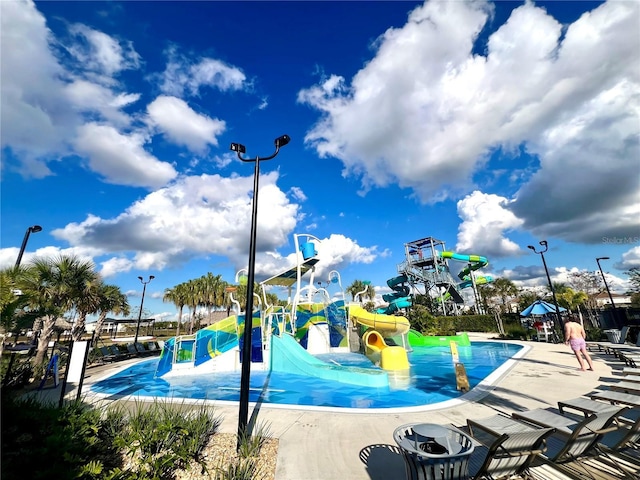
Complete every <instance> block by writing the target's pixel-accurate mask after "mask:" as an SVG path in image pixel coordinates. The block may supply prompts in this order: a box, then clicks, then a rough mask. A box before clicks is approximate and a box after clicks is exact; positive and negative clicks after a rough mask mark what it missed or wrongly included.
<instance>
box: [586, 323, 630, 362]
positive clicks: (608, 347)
mask: <svg viewBox="0 0 640 480" xmlns="http://www.w3.org/2000/svg"><path fill="white" fill-rule="evenodd" d="M610 332H613V330H610ZM628 333H629V327H628V326H624V327H622V330H620V337H619V338H618V339H617V341H611V340H607V341H589V342H587V348H589V349H591V348H597V349H598V351H599V352H605V353H608V354H612V355H615V352H614V348H615V347H616V346H625V342H626V339H627V334H628ZM609 338H611V337H609Z"/></svg>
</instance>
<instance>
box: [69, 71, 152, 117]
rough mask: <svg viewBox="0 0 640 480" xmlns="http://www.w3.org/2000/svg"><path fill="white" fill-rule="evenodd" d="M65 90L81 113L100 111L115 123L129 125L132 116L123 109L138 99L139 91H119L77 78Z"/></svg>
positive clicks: (102, 115) (99, 112)
mask: <svg viewBox="0 0 640 480" xmlns="http://www.w3.org/2000/svg"><path fill="white" fill-rule="evenodd" d="M64 92H65V94H66V97H67V98H68V99H69V101H70V102H71V104H72V105H73V107H74V109H75V110H76V111H78V112H80V113H98V114H100V115H101V118H102V119H103V120H105V121H108V122H110V123H112V124H114V125H118V126H122V127H125V126H128V125H129V124H130V123H131V117H130V116H129V115H128V114H126V113H124V112H123V111H122V109H123V108H124V107H126V106H128V105H131V104H133V103H135V102H137V101H138V99H139V98H140V94H138V93H117V92H115V91H114V90H112V89H110V88H106V87H103V86H102V85H100V84H98V83H93V82H89V81H87V80H82V79H76V80H74V81H73V82H71V83H69V84H67V85H65V87H64Z"/></svg>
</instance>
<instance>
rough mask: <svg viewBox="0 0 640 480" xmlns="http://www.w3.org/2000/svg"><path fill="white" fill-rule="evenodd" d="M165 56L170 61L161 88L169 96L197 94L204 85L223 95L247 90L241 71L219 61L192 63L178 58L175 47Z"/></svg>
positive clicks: (210, 60) (182, 57) (179, 56)
mask: <svg viewBox="0 0 640 480" xmlns="http://www.w3.org/2000/svg"><path fill="white" fill-rule="evenodd" d="M167 56H168V58H169V59H168V61H167V66H166V69H165V71H164V73H163V74H162V80H161V85H160V89H161V90H162V91H163V92H164V93H166V94H168V95H173V96H176V97H182V96H183V95H184V94H185V93H187V94H189V95H198V93H199V91H200V88H201V87H203V86H205V87H210V88H216V89H218V90H220V91H223V92H224V91H227V90H241V89H243V88H245V87H246V76H245V74H244V73H243V72H242V70H240V69H239V68H237V67H234V66H231V65H228V64H226V63H225V62H223V61H221V60H216V59H213V58H207V57H203V58H201V59H200V60H199V61H197V62H196V63H194V62H192V61H191V60H189V59H187V58H186V57H184V56H181V55H179V54H178V53H177V50H176V48H171V49H169V50H168V52H167ZM185 91H186V92H185Z"/></svg>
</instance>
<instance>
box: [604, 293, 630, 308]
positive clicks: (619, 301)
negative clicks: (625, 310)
mask: <svg viewBox="0 0 640 480" xmlns="http://www.w3.org/2000/svg"><path fill="white" fill-rule="evenodd" d="M611 297H612V298H613V303H614V304H615V306H616V307H623V306H627V305H631V297H630V296H629V295H621V294H619V293H613V292H612V293H611ZM595 299H596V304H597V305H598V307H606V306H608V305H611V299H610V298H609V294H608V293H607V292H602V293H599V294H598V295H596V296H595Z"/></svg>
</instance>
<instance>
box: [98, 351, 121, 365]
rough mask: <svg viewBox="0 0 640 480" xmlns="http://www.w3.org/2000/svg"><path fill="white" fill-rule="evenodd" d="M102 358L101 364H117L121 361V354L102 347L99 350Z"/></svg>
mask: <svg viewBox="0 0 640 480" xmlns="http://www.w3.org/2000/svg"><path fill="white" fill-rule="evenodd" d="M98 350H99V351H100V353H101V354H102V356H101V357H100V361H101V362H115V361H116V360H118V359H119V356H120V355H119V353H118V354H115V353H113V351H112V350H111V349H110V348H109V347H100V348H99V349H98Z"/></svg>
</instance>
